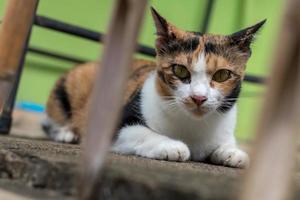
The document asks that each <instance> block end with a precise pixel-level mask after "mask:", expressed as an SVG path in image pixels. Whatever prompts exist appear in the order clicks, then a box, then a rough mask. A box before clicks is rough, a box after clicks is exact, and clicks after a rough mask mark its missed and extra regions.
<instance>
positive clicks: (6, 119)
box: [0, 0, 38, 133]
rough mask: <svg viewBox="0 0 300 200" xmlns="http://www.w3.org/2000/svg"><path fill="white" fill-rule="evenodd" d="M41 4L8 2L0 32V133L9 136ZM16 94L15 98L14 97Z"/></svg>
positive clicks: (16, 0) (17, 0)
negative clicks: (25, 59)
mask: <svg viewBox="0 0 300 200" xmlns="http://www.w3.org/2000/svg"><path fill="white" fill-rule="evenodd" d="M37 5H38V0H26V1H20V0H8V1H7V4H6V10H5V14H4V17H3V21H2V24H1V29H0V133H8V132H9V129H10V124H11V110H12V106H13V102H14V98H15V93H16V90H17V87H18V83H19V78H20V75H21V72H22V68H23V62H24V58H25V52H26V48H27V44H28V40H29V37H30V32H31V27H32V23H33V19H34V16H35V11H36V8H37ZM12 93H13V94H12Z"/></svg>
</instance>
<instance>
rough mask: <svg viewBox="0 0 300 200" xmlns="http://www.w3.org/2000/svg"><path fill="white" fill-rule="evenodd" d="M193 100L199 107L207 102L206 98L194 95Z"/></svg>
mask: <svg viewBox="0 0 300 200" xmlns="http://www.w3.org/2000/svg"><path fill="white" fill-rule="evenodd" d="M191 98H192V100H193V101H194V102H195V104H197V105H198V106H200V105H202V104H203V103H204V102H205V101H206V100H207V97H206V96H198V95H194V96H192V97H191Z"/></svg>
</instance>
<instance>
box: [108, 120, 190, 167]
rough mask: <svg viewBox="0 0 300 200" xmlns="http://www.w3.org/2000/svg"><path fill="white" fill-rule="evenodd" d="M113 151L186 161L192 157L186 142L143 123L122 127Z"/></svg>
mask: <svg viewBox="0 0 300 200" xmlns="http://www.w3.org/2000/svg"><path fill="white" fill-rule="evenodd" d="M112 151H113V152H116V153H120V154H135V155H138V156H142V157H147V158H153V159H158V160H170V161H186V160H188V159H189V158H190V150H189V148H188V147H187V145H186V144H184V143H183V142H181V141H178V140H173V139H171V138H168V137H166V136H163V135H160V134H158V133H155V132H154V131H152V130H151V129H149V128H147V127H145V126H141V125H134V126H127V127H124V128H122V129H121V130H120V132H119V135H118V138H117V140H116V142H115V143H114V145H113V147H112Z"/></svg>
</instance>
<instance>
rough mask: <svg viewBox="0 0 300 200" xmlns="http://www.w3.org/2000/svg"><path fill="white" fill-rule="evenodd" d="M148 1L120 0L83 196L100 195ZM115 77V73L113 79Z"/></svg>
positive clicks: (96, 98) (91, 127) (99, 85)
mask: <svg viewBox="0 0 300 200" xmlns="http://www.w3.org/2000/svg"><path fill="white" fill-rule="evenodd" d="M146 3H147V0H117V1H116V5H115V8H114V11H113V16H112V20H111V21H110V28H109V32H108V35H107V38H106V42H105V45H106V46H105V49H104V53H103V59H102V66H101V69H100V68H99V74H98V78H97V80H96V83H95V87H94V91H93V97H92V102H91V104H90V105H91V106H90V113H89V120H88V134H87V138H86V141H84V153H83V170H82V175H83V176H82V178H83V181H82V183H81V188H80V189H81V199H98V198H97V196H98V195H99V194H98V193H97V192H99V188H98V187H99V185H98V184H97V183H98V180H99V178H100V174H101V169H102V166H103V163H104V161H105V157H106V154H107V152H108V150H109V147H110V143H111V138H112V135H113V133H114V132H115V130H116V126H117V122H118V119H119V114H120V111H121V105H122V99H123V96H124V95H123V94H124V87H125V85H126V84H125V81H126V80H127V76H128V69H129V66H130V65H131V62H132V59H133V53H134V50H135V48H136V40H137V35H138V32H139V30H140V26H141V22H142V19H143V15H144V10H145V7H146ZM100 71H101V73H100ZM111 77H114V78H113V81H112V79H111ZM100 91H101V92H100Z"/></svg>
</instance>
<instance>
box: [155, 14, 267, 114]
mask: <svg viewBox="0 0 300 200" xmlns="http://www.w3.org/2000/svg"><path fill="white" fill-rule="evenodd" d="M152 15H153V18H154V21H155V25H156V29H157V39H156V52H157V81H156V87H157V89H158V92H159V94H160V95H161V97H162V98H163V99H164V100H166V103H168V102H169V103H170V105H174V104H176V105H177V106H179V107H181V108H183V109H184V110H185V111H187V112H188V113H190V114H192V115H193V116H198V117H199V116H203V115H204V114H207V113H209V112H212V111H218V112H226V111H228V110H229V109H230V108H231V107H232V106H233V105H234V104H235V102H236V100H237V98H238V95H239V93H240V88H241V82H242V80H243V78H244V73H245V67H246V63H247V60H248V59H249V57H250V55H251V50H250V44H251V42H252V40H253V37H254V34H255V33H256V32H257V31H258V29H259V28H260V27H261V26H262V25H263V24H264V22H265V21H262V22H260V23H258V24H256V25H254V26H252V27H249V28H246V29H244V30H242V31H239V32H237V33H234V34H231V35H228V36H225V35H212V34H199V33H194V32H187V31H183V30H180V29H178V28H176V27H175V26H173V25H172V24H170V23H169V22H167V21H166V20H165V19H164V18H162V17H161V16H160V15H159V14H158V13H157V12H156V11H155V10H154V9H152Z"/></svg>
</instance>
